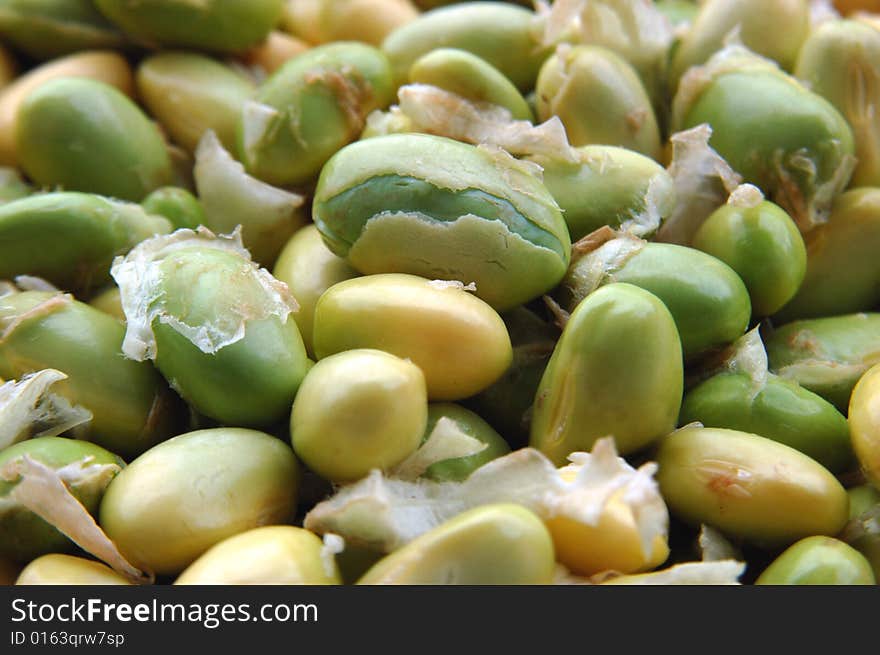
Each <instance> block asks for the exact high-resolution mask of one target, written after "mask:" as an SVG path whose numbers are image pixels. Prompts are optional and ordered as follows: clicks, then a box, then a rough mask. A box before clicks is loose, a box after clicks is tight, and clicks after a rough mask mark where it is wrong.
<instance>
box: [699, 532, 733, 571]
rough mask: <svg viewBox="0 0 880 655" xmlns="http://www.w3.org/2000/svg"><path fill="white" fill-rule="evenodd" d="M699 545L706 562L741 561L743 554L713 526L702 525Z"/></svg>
mask: <svg viewBox="0 0 880 655" xmlns="http://www.w3.org/2000/svg"><path fill="white" fill-rule="evenodd" d="M697 545H698V546H699V548H700V555H701V556H702V560H703V561H704V562H721V561H725V560H739V559H741V558H742V553H741V552H739V549H737V548H736V546H734V545H733V544H732V543H730V541H729V540H728V539H727V537H725V536H724V535H723V534H722V533H721V532H720V531H718V530H716V529H715V528H713V527H712V526H711V525H705V524H703V525H701V526H700V535H699V537H697Z"/></svg>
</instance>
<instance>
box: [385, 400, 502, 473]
mask: <svg viewBox="0 0 880 655" xmlns="http://www.w3.org/2000/svg"><path fill="white" fill-rule="evenodd" d="M488 447H489V444H487V443H485V442H483V441H480V440H479V439H474V438H473V437H472V436H470V435H468V434H465V433H464V432H463V431H462V430H461V429H460V428H459V427H458V425H457V424H456V422H455V421H453V420H452V419H450V418H448V417H446V416H443V417H441V418H440V420H438V421H437V424H436V425H435V426H434V429H433V430H431V434H430V435H428V438H427V439H426V440H425V441H424V443H422V445H421V446H419V448H418V449H417V450H416V451H415V452H414V453H413V454H412V455H410V456H409V457H407V458H406V459H405V460H403V461H402V462H401V463H400V464H398V465H397V466H395V467H394V468H393V469H391V471H389V475H391V476H392V477H394V478H396V479H398V480H416V479H418V478H419V477H420V476H421V475H422V474H423V473H424V472H425V471H427V470H428V469H429V468H430V467H431V466H433V465H434V464H437V463H439V462H445V461H447V460H450V459H459V458H461V457H469V456H471V455H476V454H477V453H479V452H482V451H484V450H486V448H488Z"/></svg>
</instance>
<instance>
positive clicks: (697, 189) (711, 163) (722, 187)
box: [657, 123, 742, 245]
mask: <svg viewBox="0 0 880 655" xmlns="http://www.w3.org/2000/svg"><path fill="white" fill-rule="evenodd" d="M711 136H712V128H711V127H709V126H708V125H706V124H705V123H704V124H701V125H697V126H696V127H693V128H691V129H689V130H685V131H683V132H677V133H675V134H673V135H672V136H671V137H670V140H671V141H672V163H671V164H670V165H669V168H668V171H669V174H670V175H671V176H672V181H673V184H674V186H675V197H676V204H675V209H674V210H673V211H672V214H671V215H670V216H669V218H667V219H666V221H665V222H664V223H663V225H661V226H660V229H659V230H658V231H657V241H663V242H666V243H677V244H679V245H690V243H691V240H692V239H693V237H694V234H696V232H697V230H699V229H700V226H701V225H702V224H703V222H704V221H705V220H706V219H707V218H708V217H709V215H710V214H711V213H712V212H713V211H715V210H716V209H718V208H719V207H721V206H722V205H723V204H724V203H725V201H726V200H727V198H728V197H729V195H730V194H731V193H732V192H733V191H734V190H735V189H736V188H737V187H738V186H739V185H740V183H741V182H742V176H741V175H739V173H737V172H736V171H734V170H733V169H732V168H731V167H730V165H729V164H728V163H727V162H726V161H725V160H724V158H723V157H722V156H721V155H719V154H718V153H717V152H715V150H714V149H713V148H712V147H711V146H710V145H709V139H710V137H711Z"/></svg>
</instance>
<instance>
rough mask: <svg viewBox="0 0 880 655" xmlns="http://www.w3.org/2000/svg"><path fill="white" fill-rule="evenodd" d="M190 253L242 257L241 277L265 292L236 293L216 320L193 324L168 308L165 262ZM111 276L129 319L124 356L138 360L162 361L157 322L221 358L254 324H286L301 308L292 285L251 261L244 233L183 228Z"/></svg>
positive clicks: (127, 259) (131, 256)
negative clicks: (274, 319) (273, 319)
mask: <svg viewBox="0 0 880 655" xmlns="http://www.w3.org/2000/svg"><path fill="white" fill-rule="evenodd" d="M190 248H199V249H213V250H221V251H225V252H227V253H230V254H232V255H234V256H235V257H238V258H239V259H240V260H241V269H240V272H239V274H247V275H249V276H252V277H253V278H254V280H255V281H256V282H257V286H258V287H259V288H260V290H261V293H260V294H258V295H255V294H252V293H249V294H248V297H247V298H243V297H241V294H236V293H234V291H235V289H233V288H230V289H229V291H228V293H227V294H225V295H224V296H223V297H222V299H219V300H218V306H217V312H216V319H215V320H214V321H212V322H208V323H204V324H201V325H187V324H186V323H184V322H183V321H182V320H181V319H180V318H178V317H177V316H175V315H174V314H172V313H171V312H170V311H169V310H168V309H167V306H166V298H165V291H164V280H163V274H162V271H161V263H162V260H163V259H164V258H165V257H166V256H168V255H170V254H172V253H174V252H176V251H178V250H185V249H190ZM110 273H111V275H112V276H113V278H114V279H115V280H116V284H117V285H118V286H119V294H120V300H121V303H122V309H123V311H124V312H125V318H126V332H125V339H124V341H123V342H122V352H123V353H125V356H126V357H129V358H130V359H135V360H137V361H143V360H145V359H153V358H155V356H156V340H155V335H154V334H153V329H152V324H153V321H155V320H159V321H160V322H161V323H164V324H167V325H169V326H171V327H172V328H173V329H174V330H175V331H177V332H178V333H179V334H181V335H183V336H184V337H186V338H187V339H189V341H190V342H191V343H192V344H193V345H195V346H196V347H198V348H199V349H200V350H201V351H202V352H205V353H216V352H217V351H218V350H220V349H221V348H225V347H226V346H229V345H232V344H234V343H236V342H238V341H240V340H241V339H243V338H244V334H245V328H246V326H247V323H248V322H250V321H259V320H263V319H265V318H268V317H270V316H273V315H274V316H277V317H278V318H279V319H281V321H282V322H286V321H287V319H288V317H289V315H290V313H291V312H294V311H297V309H298V305H297V303H296V301H295V300H294V299H293V296H292V295H291V294H290V290H289V289H288V288H287V285H286V284H284V283H283V282H280V281H279V280H276V279H275V278H274V277H272V275H271V274H270V273H269V272H268V271H267V270H266V269H264V268H260V267H259V266H258V265H257V264H255V263H254V262H253V261H252V260H251V258H250V253H248V251H247V250H245V248H244V246H243V245H242V242H241V231H240V230H239V229H236V230H235V232H233V233H232V234H228V235H219V236H218V235H215V234H214V233H213V232H211V231H210V230H209V229H207V228H206V227H204V226H200V227H199V228H198V229H197V230H195V231H194V230H186V229H182V230H177V231H176V232H174V233H172V234H169V235H165V236H158V237H153V238H152V239H147V240H146V241H143V242H142V243H140V244H138V245H137V246H136V247H135V248H134V249H133V250H131V251H130V252H129V253H128V254H127V255H125V256H124V257H122V256H120V257H117V258H116V259H115V260H114V261H113V266H112V267H111V269H110ZM221 301H222V302H221Z"/></svg>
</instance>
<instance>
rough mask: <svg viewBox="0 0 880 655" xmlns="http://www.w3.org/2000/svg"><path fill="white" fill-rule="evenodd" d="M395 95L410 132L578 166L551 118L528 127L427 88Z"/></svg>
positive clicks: (493, 108) (503, 112)
mask: <svg viewBox="0 0 880 655" xmlns="http://www.w3.org/2000/svg"><path fill="white" fill-rule="evenodd" d="M397 94H398V98H399V100H400V112H401V113H402V114H403V115H404V116H406V117H407V118H408V119H409V121H410V123H411V124H412V127H413V129H414V130H415V131H419V132H425V133H428V134H435V135H438V136H445V137H449V138H450V139H456V140H457V141H464V142H466V143H472V144H474V145H480V144H485V145H491V146H496V147H498V148H502V149H504V150H506V151H507V152H509V153H511V154H513V155H521V156H535V155H545V156H547V157H550V158H553V159H559V160H563V161H568V162H572V163H574V162H577V161H578V154H577V151H576V150H575V149H574V148H572V147H571V145H570V144H569V142H568V137H567V135H566V133H565V127H564V126H563V125H562V121H560V120H559V118H558V117H557V116H554V117H553V118H551V119H550V120H548V121H546V122H545V123H541V124H540V125H533V124H532V123H530V122H529V121H521V120H514V118H513V116H512V115H511V113H510V111H509V110H508V109H506V108H505V107H501V106H499V105H493V104H489V103H477V102H474V101H471V100H468V99H467V98H463V97H461V96H459V95H456V94H454V93H450V92H449V91H445V90H444V89H440V88H438V87H436V86H431V85H429V84H408V85H406V86H402V87H401V88H400V89H399V90H398V92H397Z"/></svg>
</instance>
